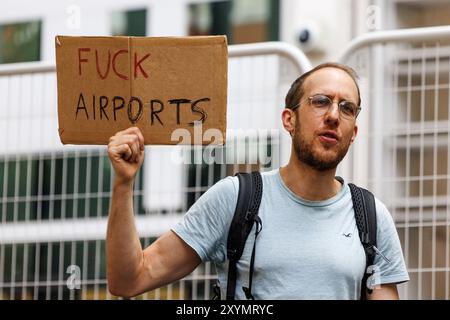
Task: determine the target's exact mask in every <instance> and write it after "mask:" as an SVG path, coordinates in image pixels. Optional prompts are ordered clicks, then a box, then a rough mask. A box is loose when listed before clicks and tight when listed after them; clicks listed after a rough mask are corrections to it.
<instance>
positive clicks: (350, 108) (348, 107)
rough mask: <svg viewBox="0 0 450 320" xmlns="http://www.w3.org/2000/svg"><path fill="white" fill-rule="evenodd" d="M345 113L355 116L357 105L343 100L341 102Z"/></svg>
mask: <svg viewBox="0 0 450 320" xmlns="http://www.w3.org/2000/svg"><path fill="white" fill-rule="evenodd" d="M339 105H340V106H341V107H340V108H341V110H342V112H343V113H345V114H348V115H351V116H353V115H354V114H355V113H356V106H355V105H354V104H353V103H351V102H346V101H343V102H341V103H340V104H339Z"/></svg>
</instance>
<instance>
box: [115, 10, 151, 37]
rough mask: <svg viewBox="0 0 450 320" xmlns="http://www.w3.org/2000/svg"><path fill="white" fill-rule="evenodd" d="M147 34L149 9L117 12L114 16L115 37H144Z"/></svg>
mask: <svg viewBox="0 0 450 320" xmlns="http://www.w3.org/2000/svg"><path fill="white" fill-rule="evenodd" d="M146 34H147V9H138V10H128V11H116V12H113V14H112V35H113V36H134V37H144V36H145V35H146Z"/></svg>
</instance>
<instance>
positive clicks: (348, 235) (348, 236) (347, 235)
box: [342, 233, 352, 238]
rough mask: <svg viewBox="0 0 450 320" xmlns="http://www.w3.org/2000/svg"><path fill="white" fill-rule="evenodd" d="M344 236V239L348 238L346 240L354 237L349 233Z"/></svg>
mask: <svg viewBox="0 0 450 320" xmlns="http://www.w3.org/2000/svg"><path fill="white" fill-rule="evenodd" d="M342 235H343V236H344V237H346V238H351V236H352V234H351V233H347V234H345V233H343V234H342Z"/></svg>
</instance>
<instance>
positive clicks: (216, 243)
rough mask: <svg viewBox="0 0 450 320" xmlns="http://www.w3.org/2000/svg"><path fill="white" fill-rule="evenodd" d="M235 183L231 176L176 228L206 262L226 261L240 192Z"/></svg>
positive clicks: (202, 197)
mask: <svg viewBox="0 0 450 320" xmlns="http://www.w3.org/2000/svg"><path fill="white" fill-rule="evenodd" d="M235 180H237V178H236V177H227V178H224V179H222V180H220V181H219V182H217V183H216V184H215V185H213V186H212V187H211V188H209V189H208V190H207V191H206V192H205V193H204V194H203V195H202V196H201V197H200V198H199V199H198V200H197V201H196V202H195V203H194V204H193V205H192V206H191V208H190V209H189V210H188V212H187V213H186V214H185V215H184V216H183V218H182V220H181V221H180V222H179V223H178V224H176V225H175V226H174V227H173V228H172V231H173V232H175V233H176V234H177V235H178V236H179V237H180V238H181V239H183V241H184V242H186V243H187V244H188V245H189V246H190V247H191V248H192V249H194V250H195V252H197V254H198V255H199V257H200V259H201V260H202V261H203V262H206V261H214V262H223V261H225V259H226V240H227V236H228V229H229V227H230V225H231V220H232V218H233V215H234V210H235V207H236V201H237V193H238V189H237V188H238V186H237V185H236V182H237V181H235Z"/></svg>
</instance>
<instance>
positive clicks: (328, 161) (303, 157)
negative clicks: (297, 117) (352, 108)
mask: <svg viewBox="0 0 450 320" xmlns="http://www.w3.org/2000/svg"><path fill="white" fill-rule="evenodd" d="M300 131H301V130H300V125H299V124H298V125H297V127H296V130H295V133H294V137H293V141H292V143H293V144H294V151H295V153H296V155H297V159H298V160H299V161H301V162H303V163H305V164H307V165H308V166H310V167H312V168H314V169H316V170H318V171H327V170H331V169H335V168H336V167H337V166H338V164H339V163H340V162H341V161H342V159H343V158H344V157H345V155H346V154H347V151H348V148H349V147H350V139H348V141H342V140H340V141H339V142H340V143H339V144H338V146H337V148H338V149H337V152H336V153H335V154H334V155H332V156H330V155H328V154H327V155H320V154H319V153H318V152H316V151H315V150H313V146H312V144H313V141H309V142H308V141H306V139H305V137H304V135H302V134H301V133H300Z"/></svg>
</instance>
